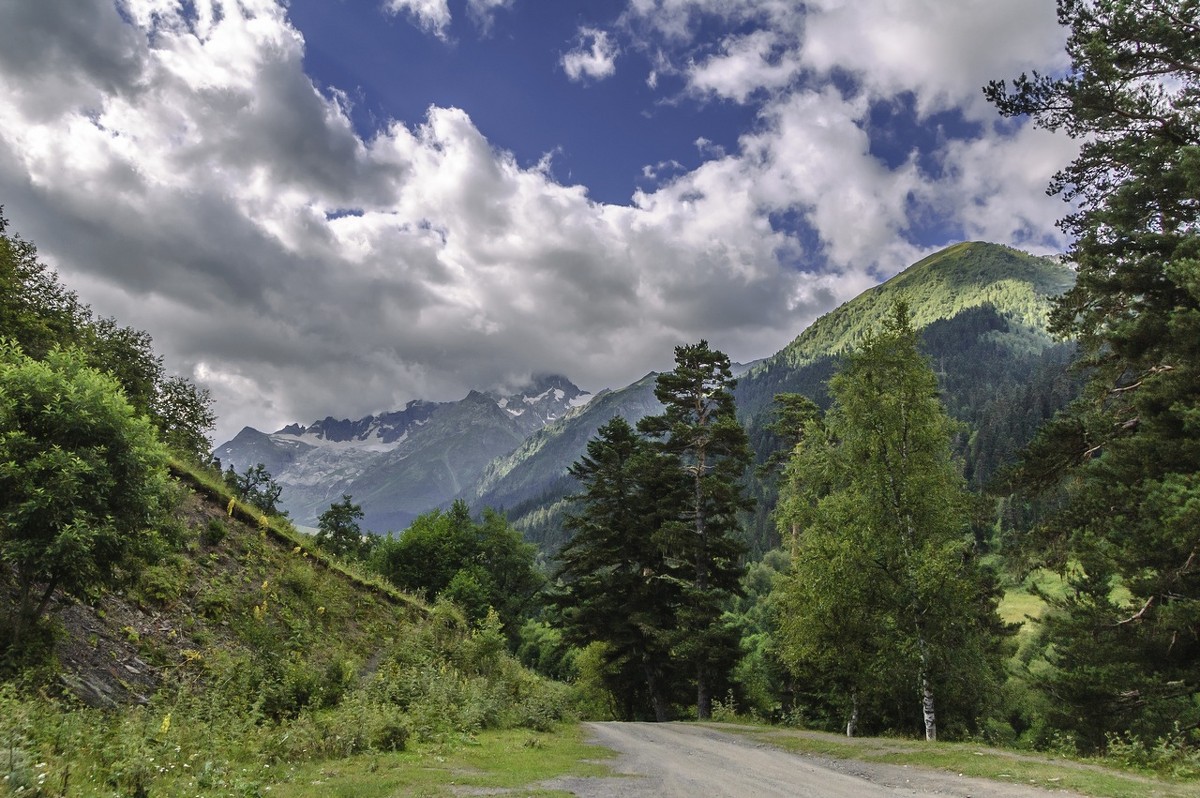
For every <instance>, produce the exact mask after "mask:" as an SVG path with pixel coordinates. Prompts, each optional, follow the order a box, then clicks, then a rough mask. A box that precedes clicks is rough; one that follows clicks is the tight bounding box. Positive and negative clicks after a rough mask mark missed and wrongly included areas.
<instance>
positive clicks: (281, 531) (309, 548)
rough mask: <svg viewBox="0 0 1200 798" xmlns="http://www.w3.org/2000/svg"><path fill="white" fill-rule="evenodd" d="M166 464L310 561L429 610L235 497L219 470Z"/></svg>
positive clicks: (176, 461)
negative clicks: (215, 472)
mask: <svg viewBox="0 0 1200 798" xmlns="http://www.w3.org/2000/svg"><path fill="white" fill-rule="evenodd" d="M169 466H170V469H171V473H172V474H174V475H175V476H176V477H177V478H179V479H181V480H183V481H184V482H186V483H188V484H189V486H190V487H192V488H193V489H194V490H196V491H198V492H199V493H200V494H202V495H205V496H207V497H208V498H209V499H211V500H213V501H215V502H216V503H217V504H219V505H221V506H223V507H224V506H228V507H229V515H230V517H232V518H236V519H237V520H239V521H242V522H244V523H247V524H251V525H253V526H258V527H259V528H260V529H262V531H263V534H264V535H266V534H269V535H270V536H271V537H272V538H274V539H275V540H277V541H279V542H280V543H283V544H284V545H286V546H288V547H290V548H292V549H293V550H294V551H295V552H297V553H303V554H304V556H306V557H311V558H312V560H313V562H315V563H317V564H318V565H321V566H323V567H325V568H327V569H328V570H330V571H332V572H334V573H337V574H340V575H341V576H342V577H344V578H346V579H348V580H349V581H351V582H353V583H355V584H356V585H358V586H359V587H361V588H363V589H366V590H368V591H370V592H372V593H374V594H375V595H377V596H380V597H382V598H384V599H385V600H387V601H390V602H392V603H393V604H399V605H403V606H406V607H408V608H409V609H412V610H415V611H417V612H420V613H422V614H428V613H429V608H428V606H427V605H426V604H425V603H424V602H423V601H421V600H420V599H419V598H417V597H416V596H413V595H410V594H408V593H406V592H404V591H402V590H399V589H397V588H396V587H395V586H394V585H392V584H391V583H389V582H388V581H387V580H385V579H384V578H383V577H381V576H379V575H378V574H373V573H369V572H367V571H366V570H365V569H363V568H362V567H361V566H358V565H357V564H354V563H348V562H344V561H341V560H338V559H337V558H336V557H333V556H331V555H330V554H329V553H327V552H325V551H324V550H322V549H321V548H319V547H318V546H316V545H315V543H314V542H313V539H312V537H311V536H309V535H306V534H304V533H302V532H300V531H298V530H297V529H296V527H295V526H294V525H292V524H291V523H290V522H288V521H286V520H284V519H282V518H279V517H273V516H270V515H267V514H265V513H263V512H261V511H260V510H259V509H257V508H256V507H251V506H250V505H248V504H246V503H244V502H241V501H238V500H237V499H236V498H234V496H233V495H232V494H231V493H230V491H229V488H228V486H226V485H225V483H224V482H223V481H222V480H221V479H220V476H219V475H218V474H214V473H213V472H211V471H209V470H207V469H204V468H200V467H197V466H196V465H194V464H192V463H191V462H189V461H187V460H186V459H184V458H181V457H172V458H171V459H170V461H169Z"/></svg>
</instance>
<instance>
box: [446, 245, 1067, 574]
mask: <svg viewBox="0 0 1200 798" xmlns="http://www.w3.org/2000/svg"><path fill="white" fill-rule="evenodd" d="M1073 282H1074V273H1073V272H1072V271H1071V269H1069V268H1068V267H1066V266H1064V265H1063V264H1061V263H1060V262H1058V261H1056V260H1053V259H1048V258H1041V257H1035V256H1032V255H1029V254H1027V253H1024V252H1020V251H1018V250H1015V249H1011V248H1009V247H1003V246H999V245H996V244H988V243H981V242H968V243H962V244H957V245H955V246H952V247H949V248H947V249H944V250H942V251H940V252H937V253H935V254H933V255H930V256H929V257H927V258H925V259H924V260H922V261H920V262H918V263H916V264H913V265H912V266H910V267H909V268H908V269H906V270H904V271H903V272H901V273H900V274H898V275H896V276H895V277H893V278H892V279H891V280H888V281H887V282H885V283H883V284H881V285H879V286H876V287H874V288H871V289H869V290H867V291H865V292H863V293H862V294H861V295H859V296H858V297H856V298H855V299H852V300H851V301H849V302H847V303H846V304H844V305H842V306H840V307H838V308H837V309H835V310H833V311H831V312H830V313H827V314H826V315H824V316H822V317H821V318H819V319H817V321H815V322H814V323H813V324H812V325H810V326H809V327H808V328H807V329H805V330H804V331H803V332H802V333H801V334H800V335H799V336H797V338H796V339H795V340H794V341H792V343H790V344H788V346H786V347H784V348H783V349H782V350H780V351H779V352H778V353H776V354H775V355H773V356H771V357H769V358H766V359H764V360H761V361H756V362H755V363H752V364H749V365H748V366H744V367H741V368H739V369H737V371H738V372H742V371H744V373H742V374H741V375H740V377H739V383H738V387H737V389H736V391H735V398H736V400H737V405H738V414H739V417H740V418H741V419H742V421H743V423H744V424H746V426H747V428H748V430H749V432H750V437H751V443H752V445H753V446H754V448H755V452H756V455H757V458H758V461H759V462H760V463H761V462H762V461H764V460H765V459H766V458H767V456H768V455H769V454H770V453H772V452H774V451H776V450H778V449H779V448H780V447H781V446H782V445H783V442H782V441H781V440H780V439H779V438H778V437H776V436H775V435H774V434H773V433H771V432H770V430H769V429H768V425H769V424H770V422H771V420H772V415H771V411H772V402H773V400H774V397H775V395H776V394H777V393H781V392H794V393H801V394H804V395H807V396H809V397H811V398H813V399H814V400H815V401H817V402H818V404H821V405H822V406H827V405H828V397H827V396H826V394H825V383H826V381H827V380H828V379H829V377H830V376H832V375H833V373H834V372H835V371H836V370H837V366H838V361H839V358H840V356H841V355H842V354H844V353H845V352H847V351H848V350H850V349H852V348H853V347H854V346H856V345H857V344H859V343H860V342H861V341H862V338H863V336H864V335H865V334H866V333H867V332H869V331H871V330H873V329H877V328H878V327H879V325H880V324H881V323H882V321H883V319H884V317H885V315H886V314H887V313H888V312H889V310H890V309H891V307H892V306H893V304H894V303H895V302H898V301H903V302H906V303H907V304H908V306H909V309H910V312H911V313H912V316H913V320H914V323H915V324H916V325H917V327H918V328H920V329H921V332H922V345H923V348H924V351H925V353H926V354H927V355H928V356H929V357H930V358H931V360H932V361H933V364H934V367H935V370H937V372H938V376H939V384H940V386H941V390H942V398H943V401H944V402H945V404H946V406H947V409H948V410H949V412H950V413H951V415H952V416H954V417H955V418H956V419H958V420H960V421H962V422H963V423H964V425H965V428H964V434H962V435H961V436H960V437H959V440H958V441H956V445H957V451H958V455H959V457H960V459H961V460H962V461H963V464H964V470H965V472H966V475H967V478H968V480H969V481H970V482H971V483H972V484H973V485H974V486H975V487H980V486H982V485H983V484H984V483H985V482H986V481H987V480H988V479H989V478H990V477H991V476H992V474H994V473H995V471H996V469H997V468H998V467H999V466H1000V465H1002V464H1003V463H1005V462H1008V461H1010V460H1011V459H1012V458H1013V456H1014V455H1015V453H1016V452H1017V451H1019V449H1020V448H1021V447H1022V446H1024V444H1025V443H1026V442H1027V441H1028V440H1029V438H1030V437H1031V436H1032V434H1033V430H1034V429H1036V427H1037V425H1038V424H1039V423H1040V422H1041V421H1042V420H1044V419H1045V418H1048V417H1049V416H1050V415H1052V414H1053V413H1054V411H1055V410H1057V409H1058V408H1059V407H1061V406H1062V405H1063V404H1065V403H1066V402H1067V401H1069V399H1070V398H1071V397H1073V396H1074V395H1075V390H1076V386H1075V383H1074V380H1073V378H1072V377H1070V376H1069V375H1068V374H1067V372H1066V366H1067V364H1068V363H1069V361H1070V360H1071V357H1072V354H1073V347H1072V346H1071V345H1070V344H1065V343H1061V342H1056V341H1055V340H1054V339H1053V338H1052V337H1051V336H1050V335H1049V333H1048V332H1047V330H1046V323H1047V318H1048V314H1049V311H1050V307H1051V301H1052V299H1053V297H1055V296H1057V295H1058V294H1061V293H1062V292H1063V291H1065V290H1066V289H1067V288H1069V287H1070V286H1071V285H1072V284H1073ZM654 377H655V375H653V374H650V375H647V376H646V377H643V378H642V379H641V380H639V381H638V382H636V383H634V384H633V385H630V386H628V387H626V388H623V389H621V390H619V391H609V392H604V393H601V394H599V395H597V397H596V398H595V399H594V400H593V401H592V402H591V403H589V404H588V405H587V406H586V407H584V408H582V409H580V410H578V411H575V412H573V413H571V414H569V415H568V416H566V417H565V418H562V419H560V420H559V421H557V422H555V423H554V424H550V425H548V426H546V427H545V428H544V429H543V430H541V431H540V432H538V433H535V434H534V435H533V436H531V437H530V438H529V439H528V440H527V441H525V443H523V444H522V445H521V446H519V447H518V448H516V449H515V450H514V451H512V452H510V453H508V454H506V455H505V456H503V457H501V458H499V459H497V460H496V461H494V462H493V463H492V464H490V465H489V466H488V467H487V469H486V470H485V471H484V473H483V475H482V477H481V478H480V481H479V483H478V484H476V485H475V486H474V488H473V489H472V490H470V491H468V492H467V493H466V494H464V495H465V497H466V498H467V499H468V500H469V501H470V502H471V504H472V507H473V508H475V509H478V508H481V507H484V506H493V507H502V508H503V509H504V510H505V512H506V514H507V515H508V517H509V519H510V521H512V523H513V525H514V526H516V527H517V528H519V529H521V530H522V531H523V532H524V534H525V536H526V538H527V539H529V540H531V541H532V542H535V543H538V544H539V545H541V546H542V547H543V548H545V549H548V550H553V549H556V548H558V547H559V546H561V545H562V543H563V542H564V540H563V537H562V530H561V518H562V514H563V512H564V511H565V510H566V509H567V502H566V501H565V498H566V497H567V496H569V495H570V494H571V493H572V492H574V491H575V490H576V489H577V485H576V484H575V482H574V480H572V479H571V478H570V477H569V476H568V475H567V473H566V471H567V468H568V467H569V466H570V465H571V463H573V462H575V460H577V459H578V458H579V457H580V455H582V454H583V453H584V451H585V448H586V445H587V441H588V439H590V438H591V437H592V436H593V435H594V434H595V432H596V430H597V429H598V428H599V427H600V426H601V425H602V424H604V423H605V422H607V421H608V420H609V419H611V418H612V417H613V416H614V415H618V414H619V415H622V416H624V417H625V418H626V419H627V420H629V421H631V422H636V421H637V420H638V419H639V418H642V417H643V416H646V415H649V414H651V413H656V412H658V411H659V409H660V407H661V405H659V404H658V402H657V401H656V400H655V399H654ZM751 482H752V484H751V486H750V487H751V490H752V492H754V493H755V494H756V496H757V498H758V499H759V503H758V509H757V511H756V514H755V516H754V517H753V518H752V519H748V520H747V526H748V530H747V538H748V541H747V542H748V543H749V544H750V547H751V551H752V553H758V552H761V551H764V550H766V549H767V548H770V547H771V546H772V545H774V544H775V542H776V539H775V533H774V529H773V526H772V522H771V520H770V511H771V509H772V508H773V507H774V503H775V488H774V486H773V485H772V484H771V480H769V479H768V480H767V481H766V482H765V483H760V482H759V481H758V480H757V479H754V480H752V481H751Z"/></svg>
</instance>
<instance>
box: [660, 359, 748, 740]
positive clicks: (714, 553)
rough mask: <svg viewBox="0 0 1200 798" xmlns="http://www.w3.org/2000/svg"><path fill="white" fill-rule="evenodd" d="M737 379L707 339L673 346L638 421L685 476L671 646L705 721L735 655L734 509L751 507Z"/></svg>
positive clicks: (737, 573) (738, 570) (737, 552)
mask: <svg viewBox="0 0 1200 798" xmlns="http://www.w3.org/2000/svg"><path fill="white" fill-rule="evenodd" d="M736 384H737V380H735V379H733V376H732V374H731V372H730V365H729V358H728V357H727V356H726V355H725V354H724V353H722V352H718V351H715V350H712V349H710V348H709V346H708V342H707V341H700V342H699V343H698V344H692V345H688V346H677V347H675V369H674V370H673V371H670V372H667V373H665V374H660V375H659V377H658V380H657V382H656V384H655V388H654V395H655V397H656V398H657V399H658V400H659V401H660V402H662V403H663V405H664V406H665V410H664V412H663V413H662V414H661V415H657V416H649V417H647V418H644V419H642V420H641V421H640V422H639V423H638V430H639V431H641V432H642V433H643V434H645V435H646V436H648V437H650V438H652V439H654V440H655V448H656V449H657V450H658V451H661V452H663V453H664V454H669V455H672V456H675V457H677V458H679V462H680V466H681V467H682V469H683V471H684V473H685V474H686V475H687V477H688V481H689V483H690V487H689V490H688V494H687V496H686V498H685V500H684V504H683V506H682V508H681V510H682V514H681V519H682V520H683V521H685V522H686V524H687V532H686V534H685V535H683V537H682V538H681V540H680V541H679V542H678V544H677V546H678V548H677V550H678V551H679V552H680V556H681V557H682V558H683V559H685V560H686V561H687V562H688V563H689V564H690V565H691V567H692V572H691V574H690V578H689V579H688V581H687V582H685V586H684V603H683V607H682V609H681V614H680V621H681V626H680V634H679V637H678V640H677V643H676V652H677V654H678V655H679V656H680V657H681V658H682V659H683V660H684V661H685V662H687V663H688V664H689V665H690V666H691V667H692V669H693V672H694V674H695V679H696V712H697V716H698V717H699V718H700V719H702V720H703V719H706V718H708V717H710V716H711V714H712V690H713V683H714V680H715V679H716V678H718V677H719V676H720V675H721V671H722V670H724V669H725V668H727V667H728V666H729V665H731V663H732V661H733V659H734V658H735V657H736V645H737V632H736V630H735V629H733V628H732V627H731V626H729V625H728V624H724V623H722V621H721V614H722V611H723V609H724V605H725V603H726V601H727V600H728V598H729V597H730V596H731V595H733V593H734V592H736V591H737V589H738V582H739V579H740V578H741V574H742V566H741V563H740V561H739V558H740V557H741V554H742V544H741V543H740V542H739V541H738V539H737V538H736V537H735V532H736V531H737V527H738V518H737V515H738V513H739V512H743V511H748V510H750V509H751V506H752V505H751V502H750V501H749V499H747V498H746V495H745V492H744V489H743V483H742V480H743V477H744V475H745V472H746V469H747V467H748V466H749V464H750V461H751V452H750V446H749V443H748V440H747V437H746V431H745V430H744V429H743V428H742V426H741V425H740V424H739V423H738V421H737V418H736V416H735V408H734V403H733V393H732V391H733V388H734V386H735V385H736Z"/></svg>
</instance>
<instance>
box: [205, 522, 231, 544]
mask: <svg viewBox="0 0 1200 798" xmlns="http://www.w3.org/2000/svg"><path fill="white" fill-rule="evenodd" d="M228 535H229V527H228V526H226V524H225V522H224V521H223V520H221V519H220V518H210V519H208V523H207V524H205V526H204V529H203V530H202V531H201V532H200V541H201V542H202V543H203V544H204V545H205V546H216V545H218V544H220V543H221V541H223V540H225V538H226V537H228Z"/></svg>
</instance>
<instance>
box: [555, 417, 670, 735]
mask: <svg viewBox="0 0 1200 798" xmlns="http://www.w3.org/2000/svg"><path fill="white" fill-rule="evenodd" d="M570 474H571V476H573V477H575V478H576V479H577V480H579V482H580V484H581V485H582V486H583V493H582V494H581V495H580V496H579V497H578V502H579V507H578V509H577V510H576V511H575V512H573V513H571V514H570V515H569V516H568V517H567V521H566V527H567V529H568V530H569V531H570V532H571V538H570V540H569V541H568V542H567V544H566V545H565V546H564V547H563V549H562V551H561V552H560V553H559V555H558V557H559V570H558V577H559V579H561V580H562V587H561V589H560V591H559V592H558V593H557V595H556V598H555V601H556V604H557V605H558V606H559V608H560V610H561V616H562V620H563V627H564V633H565V637H566V639H567V641H568V642H570V643H572V644H574V645H578V646H584V645H587V644H589V643H592V642H596V641H600V642H603V643H604V644H605V647H604V649H603V659H604V662H605V665H606V666H608V668H607V672H608V673H610V674H612V677H611V679H610V682H609V684H607V685H606V686H607V687H608V689H609V691H610V692H612V693H613V694H614V696H615V697H616V698H617V699H618V700H620V701H621V703H622V705H623V706H624V707H625V715H626V719H627V720H633V719H635V717H637V716H638V715H639V714H640V713H639V712H638V710H637V705H638V704H639V703H640V701H639V698H640V696H642V695H644V696H645V697H646V698H648V699H649V702H650V705H651V708H652V710H653V716H654V719H655V720H658V721H664V720H667V718H668V711H669V705H670V695H671V687H672V682H673V680H674V677H675V674H674V668H673V665H672V657H671V644H672V641H673V639H674V637H675V635H676V629H677V627H678V612H679V606H680V602H681V600H682V597H681V591H680V585H681V581H680V579H679V570H680V569H679V565H678V562H677V561H675V560H674V559H673V558H672V557H671V556H670V541H671V539H672V538H675V537H677V536H678V535H677V529H676V527H677V521H676V515H677V509H676V508H678V507H679V506H680V504H681V503H682V500H683V497H684V494H685V490H686V488H687V485H686V483H685V482H684V481H683V479H682V474H681V472H680V470H679V467H678V462H677V461H676V459H675V458H673V457H669V456H664V455H661V454H659V453H657V452H654V451H652V450H651V449H650V447H649V446H648V445H647V444H646V442H645V441H644V440H642V439H641V438H640V437H638V435H637V434H636V433H635V432H634V430H633V428H632V427H630V426H629V424H628V422H626V421H625V419H623V418H621V417H619V416H618V417H616V418H614V419H613V420H612V421H610V422H608V423H607V424H605V425H604V426H603V427H601V428H600V430H599V432H598V433H597V435H596V437H595V438H593V439H592V440H591V441H589V442H588V446H587V454H586V455H585V456H583V457H582V458H580V459H579V461H578V462H576V463H575V464H574V465H573V466H571V469H570Z"/></svg>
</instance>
